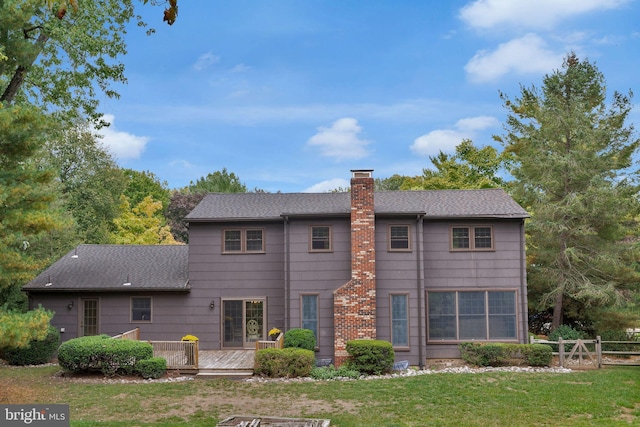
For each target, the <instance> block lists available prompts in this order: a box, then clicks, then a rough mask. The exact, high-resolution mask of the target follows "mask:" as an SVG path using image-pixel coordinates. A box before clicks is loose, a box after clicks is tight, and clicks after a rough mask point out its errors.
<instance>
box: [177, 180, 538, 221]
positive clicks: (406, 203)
mask: <svg viewBox="0 0 640 427" xmlns="http://www.w3.org/2000/svg"><path fill="white" fill-rule="evenodd" d="M374 204H375V212H376V215H393V214H400V215H402V214H407V215H408V214H423V215H424V216H425V217H426V218H433V219H436V218H527V217H528V216H529V215H528V214H527V212H526V211H525V210H524V209H523V208H522V207H521V206H520V205H518V204H517V203H516V202H515V201H514V200H513V199H512V198H511V197H510V196H509V195H508V194H507V193H506V192H505V191H504V190H502V189H498V188H491V189H482V190H428V191H386V192H376V193H375V194H374ZM350 209H351V194H350V193H287V194H283V193H273V194H272V193H233V194H223V193H211V194H208V195H207V196H206V197H205V198H204V199H203V200H202V201H201V202H200V204H198V206H196V207H195V209H193V210H192V211H191V213H189V215H187V217H186V219H187V221H191V222H199V221H227V220H232V221H242V220H279V219H281V218H282V217H283V216H292V217H293V216H329V215H344V216H348V215H349V214H350Z"/></svg>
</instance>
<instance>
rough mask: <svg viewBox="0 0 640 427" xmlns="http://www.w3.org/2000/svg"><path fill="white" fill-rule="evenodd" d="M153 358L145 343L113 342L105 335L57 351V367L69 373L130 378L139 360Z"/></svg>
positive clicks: (76, 340)
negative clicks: (99, 373) (96, 373)
mask: <svg viewBox="0 0 640 427" xmlns="http://www.w3.org/2000/svg"><path fill="white" fill-rule="evenodd" d="M152 357H153V347H152V346H151V344H149V343H148V342H145V341H134V340H120V339H112V338H111V337H109V336H107V335H97V336H90V337H80V338H73V339H70V340H69V341H66V342H64V343H62V345H61V346H60V348H59V349H58V363H59V364H60V366H61V367H62V368H64V369H66V370H68V371H71V372H87V371H100V372H102V373H103V374H105V375H107V376H112V375H115V374H116V373H124V374H131V373H133V372H135V366H136V364H137V363H138V362H139V361H140V360H145V359H150V358H152Z"/></svg>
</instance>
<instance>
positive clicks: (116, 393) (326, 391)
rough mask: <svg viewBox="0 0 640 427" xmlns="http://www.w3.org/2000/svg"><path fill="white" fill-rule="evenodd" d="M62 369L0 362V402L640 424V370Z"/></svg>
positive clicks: (115, 410)
mask: <svg viewBox="0 0 640 427" xmlns="http://www.w3.org/2000/svg"><path fill="white" fill-rule="evenodd" d="M57 370H58V368H56V367H44V368H6V367H0V403H3V404H4V403H67V404H69V405H70V410H71V420H72V421H71V425H72V426H74V427H77V426H83V427H84V426H123V427H124V426H127V427H129V426H215V424H216V423H217V422H218V421H220V420H222V419H224V418H225V417H228V416H231V415H234V414H237V415H265V416H266V415H270V416H284V417H310V418H329V419H331V423H332V424H331V425H332V426H340V427H350V426H353V427H362V426H376V427H392V426H393V427H395V426H425V425H429V426H534V425H535V426H545V425H547V426H552V425H553V426H565V425H566V426H569V425H570V426H628V425H640V367H608V368H606V369H602V370H590V371H575V372H572V373H569V374H552V373H506V372H494V373H483V374H434V375H423V376H416V377H407V378H396V379H379V380H378V379H377V380H369V381H364V380H359V381H347V382H337V381H321V382H305V383H300V382H291V383H281V382H267V383H248V382H244V381H228V380H211V381H208V380H198V381H185V382H177V383H147V384H131V383H123V384H120V383H117V384H103V383H79V382H72V381H69V380H66V379H63V378H59V377H57V376H54V375H53V374H54V373H55V372H56V371H57Z"/></svg>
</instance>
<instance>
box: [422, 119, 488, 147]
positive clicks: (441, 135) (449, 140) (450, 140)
mask: <svg viewBox="0 0 640 427" xmlns="http://www.w3.org/2000/svg"><path fill="white" fill-rule="evenodd" d="M498 125H499V122H498V120H497V119H496V118H495V117H491V116H478V117H468V118H464V119H460V120H458V121H457V122H456V124H455V126H454V127H455V129H437V130H434V131H431V132H429V133H427V134H426V135H422V136H420V137H418V138H416V140H415V141H414V142H413V144H412V145H411V147H410V148H411V151H413V152H414V153H416V154H418V155H420V156H435V155H436V154H438V153H439V152H440V151H442V152H445V153H446V152H452V151H454V150H455V147H456V146H457V145H459V144H460V143H461V142H462V140H463V139H472V138H473V136H474V135H475V133H476V132H477V131H481V130H484V129H487V128H491V127H494V126H498Z"/></svg>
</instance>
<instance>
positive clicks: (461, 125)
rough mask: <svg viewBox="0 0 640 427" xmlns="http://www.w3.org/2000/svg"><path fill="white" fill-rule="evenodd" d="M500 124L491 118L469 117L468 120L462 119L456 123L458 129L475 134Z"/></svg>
mask: <svg viewBox="0 0 640 427" xmlns="http://www.w3.org/2000/svg"><path fill="white" fill-rule="evenodd" d="M498 124H500V122H499V121H498V119H496V118H495V117H491V116H478V117H468V118H466V119H460V120H458V121H457V122H456V128H458V129H460V130H462V131H469V132H473V131H476V130H483V129H487V128H490V127H494V126H497V125H498Z"/></svg>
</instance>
